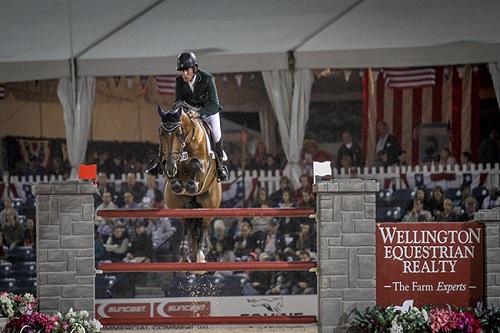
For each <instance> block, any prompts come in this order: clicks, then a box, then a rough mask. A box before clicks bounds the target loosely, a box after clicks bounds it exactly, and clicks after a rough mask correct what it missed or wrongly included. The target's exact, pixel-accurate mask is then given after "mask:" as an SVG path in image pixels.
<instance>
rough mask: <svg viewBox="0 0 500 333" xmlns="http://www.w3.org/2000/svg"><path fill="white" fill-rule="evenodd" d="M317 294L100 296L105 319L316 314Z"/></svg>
mask: <svg viewBox="0 0 500 333" xmlns="http://www.w3.org/2000/svg"><path fill="white" fill-rule="evenodd" d="M317 304H318V302H317V295H298V296H292V295H280V296H234V297H196V298H183V297H181V298H174V297H172V298H132V299H123V298H117V299H96V300H95V310H96V311H95V312H96V317H97V319H101V318H159V317H218V316H242V317H245V316H280V315H289V316H302V315H304V316H316V315H317V312H318V305H317Z"/></svg>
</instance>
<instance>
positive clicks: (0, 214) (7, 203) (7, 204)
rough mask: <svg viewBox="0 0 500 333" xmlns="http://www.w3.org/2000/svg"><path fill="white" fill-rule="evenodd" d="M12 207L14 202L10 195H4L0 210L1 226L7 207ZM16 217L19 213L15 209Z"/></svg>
mask: <svg viewBox="0 0 500 333" xmlns="http://www.w3.org/2000/svg"><path fill="white" fill-rule="evenodd" d="M10 208H12V209H14V210H15V208H14V202H13V201H12V199H11V198H10V197H6V198H5V199H4V200H3V209H2V211H0V226H2V225H3V224H4V223H5V213H6V212H7V210H8V209H10ZM15 214H16V218H17V219H19V213H18V211H17V210H15Z"/></svg>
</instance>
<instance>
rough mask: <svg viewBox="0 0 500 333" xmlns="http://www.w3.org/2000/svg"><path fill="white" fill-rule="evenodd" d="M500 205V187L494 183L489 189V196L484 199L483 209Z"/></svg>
mask: <svg viewBox="0 0 500 333" xmlns="http://www.w3.org/2000/svg"><path fill="white" fill-rule="evenodd" d="M495 207H500V196H499V195H498V188H497V187H496V186H495V185H492V186H491V187H490V188H489V190H488V196H487V197H486V198H484V200H483V207H482V209H491V208H495Z"/></svg>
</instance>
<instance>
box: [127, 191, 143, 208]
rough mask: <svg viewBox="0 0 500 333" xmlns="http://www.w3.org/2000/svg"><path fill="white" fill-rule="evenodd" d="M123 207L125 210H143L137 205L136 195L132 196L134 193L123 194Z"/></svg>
mask: <svg viewBox="0 0 500 333" xmlns="http://www.w3.org/2000/svg"><path fill="white" fill-rule="evenodd" d="M123 199H124V201H123V206H122V208H123V209H139V208H141V206H139V204H137V202H136V201H135V197H134V195H133V194H132V192H128V191H127V192H125V193H124V194H123Z"/></svg>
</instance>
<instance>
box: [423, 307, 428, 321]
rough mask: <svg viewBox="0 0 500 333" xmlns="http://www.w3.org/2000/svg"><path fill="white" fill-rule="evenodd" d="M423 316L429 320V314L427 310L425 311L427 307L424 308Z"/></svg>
mask: <svg viewBox="0 0 500 333" xmlns="http://www.w3.org/2000/svg"><path fill="white" fill-rule="evenodd" d="M422 316H423V317H424V319H425V321H428V320H429V315H428V314H427V311H425V309H422Z"/></svg>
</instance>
